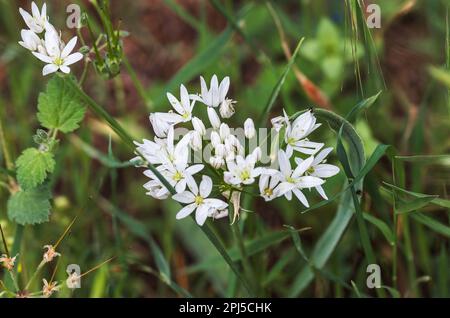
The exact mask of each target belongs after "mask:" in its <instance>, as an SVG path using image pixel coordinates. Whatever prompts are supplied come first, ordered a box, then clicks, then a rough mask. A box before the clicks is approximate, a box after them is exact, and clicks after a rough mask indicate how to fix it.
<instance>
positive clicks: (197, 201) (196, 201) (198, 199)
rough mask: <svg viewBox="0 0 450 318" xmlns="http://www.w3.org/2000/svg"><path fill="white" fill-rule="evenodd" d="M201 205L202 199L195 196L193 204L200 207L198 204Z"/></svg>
mask: <svg viewBox="0 0 450 318" xmlns="http://www.w3.org/2000/svg"><path fill="white" fill-rule="evenodd" d="M202 203H203V198H202V197H201V196H199V195H197V196H196V197H195V204H196V205H200V204H202Z"/></svg>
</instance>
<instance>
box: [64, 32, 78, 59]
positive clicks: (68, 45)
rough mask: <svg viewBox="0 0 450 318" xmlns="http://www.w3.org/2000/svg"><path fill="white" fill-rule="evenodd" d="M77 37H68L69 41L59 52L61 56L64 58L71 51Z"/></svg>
mask: <svg viewBox="0 0 450 318" xmlns="http://www.w3.org/2000/svg"><path fill="white" fill-rule="evenodd" d="M77 40H78V37H76V36H74V37H73V38H71V39H70V41H69V42H68V43H67V44H66V46H65V47H64V49H63V50H62V52H61V58H63V59H65V58H66V57H68V56H69V54H70V53H71V52H72V51H73V49H74V47H75V45H76V44H77Z"/></svg>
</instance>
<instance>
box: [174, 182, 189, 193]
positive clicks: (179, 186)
mask: <svg viewBox="0 0 450 318" xmlns="http://www.w3.org/2000/svg"><path fill="white" fill-rule="evenodd" d="M184 190H186V179H181V180H180V181H178V183H177V185H176V186H175V191H177V193H182V192H184Z"/></svg>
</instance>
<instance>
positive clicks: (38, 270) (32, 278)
mask: <svg viewBox="0 0 450 318" xmlns="http://www.w3.org/2000/svg"><path fill="white" fill-rule="evenodd" d="M44 265H45V261H44V260H42V261H41V262H40V263H39V265H38V267H37V268H36V270H35V271H34V273H33V275H31V277H30V280H29V281H28V283H27V285H26V286H25V290H28V289H29V288H30V286H31V283H32V282H33V281H34V279H35V278H36V276H37V274H38V273H39V272H40V271H41V269H42V268H43V267H44Z"/></svg>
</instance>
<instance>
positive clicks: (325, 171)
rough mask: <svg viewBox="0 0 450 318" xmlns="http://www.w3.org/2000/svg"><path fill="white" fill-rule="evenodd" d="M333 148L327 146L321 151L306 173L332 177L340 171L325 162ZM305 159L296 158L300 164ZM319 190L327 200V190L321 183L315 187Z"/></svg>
mask: <svg viewBox="0 0 450 318" xmlns="http://www.w3.org/2000/svg"><path fill="white" fill-rule="evenodd" d="M332 150H333V148H331V147H329V148H325V149H323V150H322V151H321V152H319V153H318V154H317V156H316V157H315V158H314V160H313V161H312V163H311V165H310V166H309V168H308V169H307V170H306V171H305V175H309V176H313V177H317V178H322V179H323V178H330V177H332V176H334V175H336V174H338V173H339V168H338V167H336V166H334V165H330V164H325V162H326V160H325V158H326V157H327V156H328V154H329V153H330V152H331V151H332ZM302 161H303V160H302V159H300V158H295V162H296V163H297V164H300V163H301V162H302ZM315 188H316V190H317V192H319V194H320V196H321V197H322V198H324V199H325V200H328V197H327V195H326V194H325V191H324V190H323V188H322V186H321V185H318V186H316V187H315Z"/></svg>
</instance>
